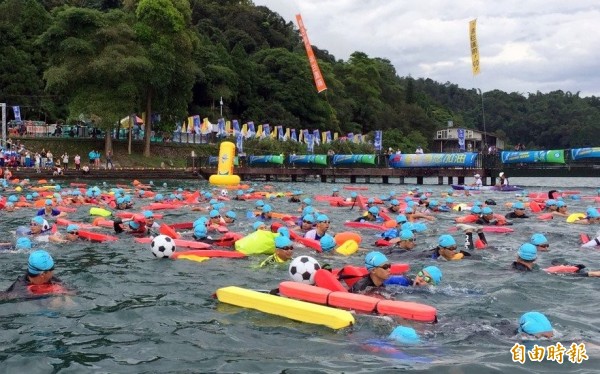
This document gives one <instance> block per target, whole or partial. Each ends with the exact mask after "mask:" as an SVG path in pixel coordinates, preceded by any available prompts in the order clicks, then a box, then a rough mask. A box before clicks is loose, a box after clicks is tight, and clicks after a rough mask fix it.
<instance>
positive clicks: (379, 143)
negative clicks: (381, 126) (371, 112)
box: [373, 130, 383, 151]
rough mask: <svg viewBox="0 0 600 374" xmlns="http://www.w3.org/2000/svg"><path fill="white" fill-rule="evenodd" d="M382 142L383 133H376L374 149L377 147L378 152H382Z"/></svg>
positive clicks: (379, 131)
mask: <svg viewBox="0 0 600 374" xmlns="http://www.w3.org/2000/svg"><path fill="white" fill-rule="evenodd" d="M382 140H383V132H382V131H381V130H377V131H375V139H374V140H373V147H375V150H376V151H381V149H382Z"/></svg>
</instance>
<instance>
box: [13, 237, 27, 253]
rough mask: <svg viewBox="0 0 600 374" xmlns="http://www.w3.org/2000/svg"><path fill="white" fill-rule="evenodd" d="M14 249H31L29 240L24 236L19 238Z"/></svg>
mask: <svg viewBox="0 0 600 374" xmlns="http://www.w3.org/2000/svg"><path fill="white" fill-rule="evenodd" d="M15 249H16V250H20V249H31V240H30V239H29V238H28V237H26V236H22V237H20V238H19V239H17V241H16V242H15Z"/></svg>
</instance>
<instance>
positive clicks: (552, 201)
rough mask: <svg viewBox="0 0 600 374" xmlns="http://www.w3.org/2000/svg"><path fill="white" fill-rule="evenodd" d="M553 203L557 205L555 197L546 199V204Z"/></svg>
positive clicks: (550, 204)
mask: <svg viewBox="0 0 600 374" xmlns="http://www.w3.org/2000/svg"><path fill="white" fill-rule="evenodd" d="M552 205H556V200H554V199H549V200H546V206H552Z"/></svg>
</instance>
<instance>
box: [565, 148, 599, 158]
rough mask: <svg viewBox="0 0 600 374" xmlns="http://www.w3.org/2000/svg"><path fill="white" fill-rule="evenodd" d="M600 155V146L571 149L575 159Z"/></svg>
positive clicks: (572, 156)
mask: <svg viewBox="0 0 600 374" xmlns="http://www.w3.org/2000/svg"><path fill="white" fill-rule="evenodd" d="M599 157H600V147H589V148H573V149H571V158H572V159H573V160H581V159H584V158H599Z"/></svg>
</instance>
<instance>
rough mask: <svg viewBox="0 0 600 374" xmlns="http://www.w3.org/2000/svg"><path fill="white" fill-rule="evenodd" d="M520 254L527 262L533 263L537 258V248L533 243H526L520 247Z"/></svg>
mask: <svg viewBox="0 0 600 374" xmlns="http://www.w3.org/2000/svg"><path fill="white" fill-rule="evenodd" d="M518 254H519V257H521V258H522V259H523V260H525V261H533V260H535V259H536V258H537V248H536V247H535V245H533V244H531V243H525V244H523V245H521V247H519V251H518Z"/></svg>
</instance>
